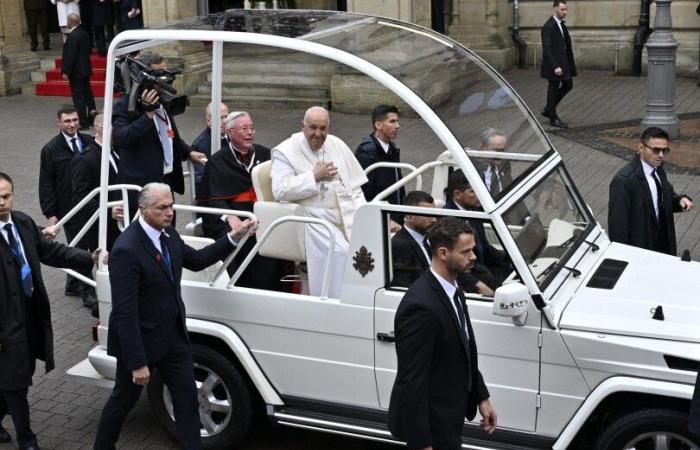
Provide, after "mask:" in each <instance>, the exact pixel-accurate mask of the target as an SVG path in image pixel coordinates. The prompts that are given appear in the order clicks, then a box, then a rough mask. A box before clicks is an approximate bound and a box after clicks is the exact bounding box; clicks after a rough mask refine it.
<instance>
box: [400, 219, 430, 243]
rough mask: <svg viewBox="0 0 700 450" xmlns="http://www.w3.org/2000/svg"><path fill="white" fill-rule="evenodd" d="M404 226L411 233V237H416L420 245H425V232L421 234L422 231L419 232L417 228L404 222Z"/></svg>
mask: <svg viewBox="0 0 700 450" xmlns="http://www.w3.org/2000/svg"><path fill="white" fill-rule="evenodd" d="M404 228H406V231H407V232H408V234H410V235H411V237H412V238H413V239H415V240H416V242H418V244H419V245H423V240H424V239H425V235H424V234H421V233H419V232H417V231H416V230H414V229H413V228H411V227H409V226H408V225H406V224H404Z"/></svg>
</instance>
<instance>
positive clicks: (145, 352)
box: [95, 183, 254, 450]
mask: <svg viewBox="0 0 700 450" xmlns="http://www.w3.org/2000/svg"><path fill="white" fill-rule="evenodd" d="M139 209H140V211H141V217H140V218H139V219H138V221H135V222H133V223H132V224H131V225H129V227H128V228H127V229H126V230H124V232H123V233H122V234H121V235H120V236H119V237H118V238H117V241H116V243H115V244H114V248H113V250H112V253H111V256H110V261H109V281H110V284H111V286H112V312H111V315H110V317H109V331H108V336H107V353H108V354H109V355H111V356H114V357H116V358H117V372H116V377H115V383H114V389H113V390H112V395H111V396H110V397H109V400H108V401H107V404H106V405H105V407H104V410H103V411H102V417H101V419H100V424H99V428H98V430H97V437H96V440H95V449H97V450H105V449H114V448H115V447H114V445H115V443H116V442H117V440H118V438H119V433H120V431H121V428H122V425H123V424H124V420H125V419H126V416H127V414H128V413H129V411H130V410H131V408H132V407H133V406H134V404H135V403H136V401H137V400H138V398H139V396H140V394H141V390H142V388H143V386H144V385H145V384H147V383H148V381H149V379H150V374H151V370H153V369H154V368H157V369H158V371H159V372H160V374H161V376H162V377H163V380H164V381H165V384H166V386H167V387H168V389H169V391H170V395H171V396H172V399H173V405H174V410H175V422H176V429H177V432H178V438H179V439H178V440H179V444H180V446H181V448H184V449H188V450H189V449H201V440H200V428H199V427H200V424H199V414H198V404H197V388H196V386H195V380H194V369H193V365H192V364H193V363H192V353H191V350H190V343H189V338H188V335H187V328H186V325H185V305H184V303H183V302H182V296H181V293H180V281H181V278H182V269H183V268H186V269H189V270H195V271H197V270H202V269H205V268H207V267H208V266H210V265H211V264H214V263H215V262H216V261H219V260H220V259H223V258H225V257H226V256H227V255H228V254H229V253H230V252H232V251H233V247H234V245H236V241H237V240H238V239H239V238H240V237H241V236H242V235H243V234H244V233H246V232H248V230H249V229H251V228H252V227H253V226H254V225H253V224H252V223H251V222H250V220H247V221H245V222H244V223H243V224H242V227H241V229H240V230H239V232H238V233H236V234H234V233H233V232H231V233H229V234H227V235H225V236H223V237H222V238H221V239H219V240H217V241H216V242H215V243H213V244H211V245H209V246H208V247H205V248H203V249H201V250H194V249H193V248H191V247H189V246H187V245H186V244H185V243H184V242H183V241H182V238H180V235H179V234H178V233H177V231H175V229H174V228H172V227H171V222H172V218H173V195H172V192H171V190H170V187H169V186H168V185H166V184H163V183H150V184H147V185H146V186H144V188H143V189H142V190H141V193H140V195H139Z"/></svg>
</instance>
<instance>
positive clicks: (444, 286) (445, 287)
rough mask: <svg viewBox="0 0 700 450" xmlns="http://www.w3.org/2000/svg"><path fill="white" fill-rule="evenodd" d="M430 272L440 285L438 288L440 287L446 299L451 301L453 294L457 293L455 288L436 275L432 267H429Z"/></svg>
mask: <svg viewBox="0 0 700 450" xmlns="http://www.w3.org/2000/svg"><path fill="white" fill-rule="evenodd" d="M430 271H431V272H432V273H433V276H435V278H437V280H438V282H439V283H440V286H442V289H443V290H444V291H445V294H447V298H449V299H450V300H452V299H453V298H454V295H455V292H457V286H456V285H454V284H453V283H450V282H449V281H447V280H446V279H444V278H442V277H441V276H440V275H438V273H437V272H435V271H434V270H433V268H432V267H430Z"/></svg>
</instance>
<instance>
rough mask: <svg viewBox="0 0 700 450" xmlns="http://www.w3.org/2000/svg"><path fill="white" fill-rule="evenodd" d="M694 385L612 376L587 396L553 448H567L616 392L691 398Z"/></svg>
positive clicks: (560, 449)
mask: <svg viewBox="0 0 700 450" xmlns="http://www.w3.org/2000/svg"><path fill="white" fill-rule="evenodd" d="M693 389H694V387H693V386H691V385H689V384H679V383H670V382H666V381H659V380H647V379H640V378H630V377H612V378H608V379H607V380H605V381H603V382H602V383H600V384H599V385H598V386H597V387H596V388H595V389H594V390H593V391H592V392H591V393H590V395H589V396H588V397H587V398H586V400H585V401H584V402H583V404H582V405H581V407H580V408H579V409H578V411H576V414H574V417H572V419H571V420H570V421H569V423H568V424H567V425H566V427H565V428H564V430H563V431H562V433H561V434H560V435H559V439H557V441H556V442H555V443H554V445H553V446H552V449H553V450H566V449H567V448H568V447H569V445H570V444H571V442H572V441H573V440H574V438H575V437H576V434H577V433H578V432H579V430H580V429H581V428H582V427H583V426H584V425H585V423H586V421H587V420H588V418H589V417H590V416H591V414H593V411H594V410H595V409H596V407H597V406H598V405H599V404H600V402H602V401H603V400H604V399H605V398H607V397H608V396H610V395H611V394H614V393H616V392H635V393H640V394H650V395H661V396H664V397H673V398H679V399H685V400H690V399H691V398H692V397H693Z"/></svg>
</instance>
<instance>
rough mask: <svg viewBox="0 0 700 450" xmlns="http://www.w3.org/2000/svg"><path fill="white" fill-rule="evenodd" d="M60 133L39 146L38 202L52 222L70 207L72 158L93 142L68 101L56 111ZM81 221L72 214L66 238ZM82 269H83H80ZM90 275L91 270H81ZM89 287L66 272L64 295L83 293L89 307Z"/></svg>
mask: <svg viewBox="0 0 700 450" xmlns="http://www.w3.org/2000/svg"><path fill="white" fill-rule="evenodd" d="M56 118H57V120H56V123H57V125H58V128H59V130H60V131H59V133H58V135H57V136H55V137H54V138H53V139H51V140H50V141H49V142H48V143H47V144H46V145H44V147H43V148H42V149H41V162H40V166H39V204H40V205H41V212H42V213H43V214H44V216H45V217H46V219H47V222H48V225H55V224H56V222H58V221H59V220H60V219H61V218H63V216H65V215H66V214H68V212H69V211H70V210H71V209H72V208H73V206H74V203H73V190H72V175H71V171H70V165H71V161H72V160H73V158H74V157H75V156H76V155H79V154H80V153H82V152H83V151H85V149H86V148H87V146H88V145H90V143H91V142H92V140H93V139H92V136H89V135H86V134H82V133H79V132H78V113H77V111H76V110H75V107H73V106H71V105H64V106H62V107H61V108H60V109H59V110H58V112H57V114H56ZM83 225H84V224H83V223H80V220H79V219H77V218H73V219H71V220H69V221H68V222H66V224H65V225H64V229H65V232H66V239H67V240H68V242H70V241H71V240H73V238H74V237H75V236H76V235H77V234H78V232H79V231H80V228H82V226H83ZM81 273H82V272H81ZM82 274H83V275H85V276H87V277H90V276H91V275H90V272H89V271H88V272H85V273H82ZM93 292H94V290H93V289H92V287H90V286H88V285H86V284H84V283H81V282H80V281H78V280H77V279H76V278H73V277H71V276H70V275H67V276H66V295H70V296H77V297H82V299H83V304H84V305H85V306H88V307H91V306H92V305H93V304H94V303H95V302H96V299H95V298H94V294H93Z"/></svg>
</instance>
